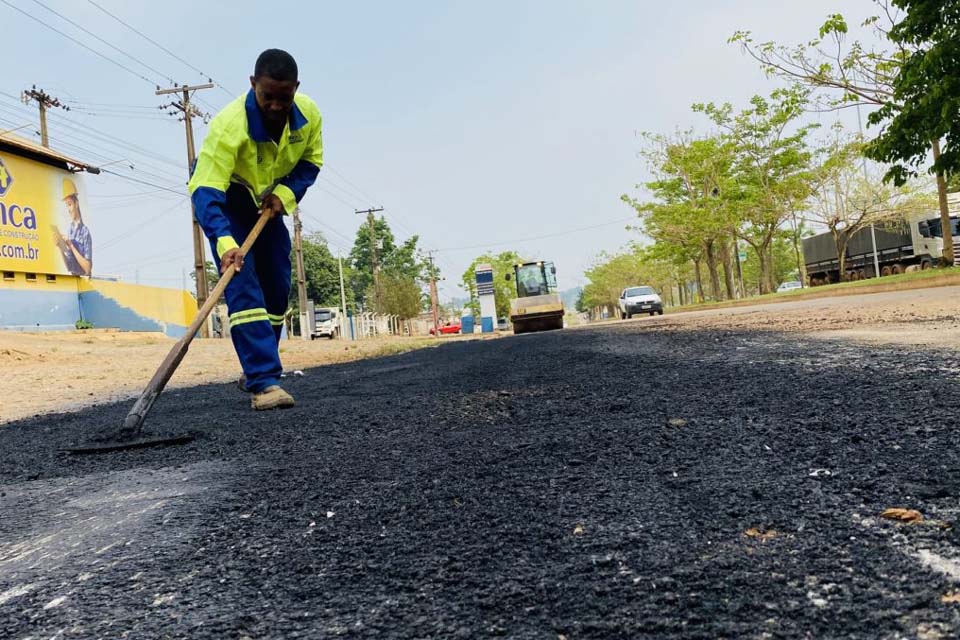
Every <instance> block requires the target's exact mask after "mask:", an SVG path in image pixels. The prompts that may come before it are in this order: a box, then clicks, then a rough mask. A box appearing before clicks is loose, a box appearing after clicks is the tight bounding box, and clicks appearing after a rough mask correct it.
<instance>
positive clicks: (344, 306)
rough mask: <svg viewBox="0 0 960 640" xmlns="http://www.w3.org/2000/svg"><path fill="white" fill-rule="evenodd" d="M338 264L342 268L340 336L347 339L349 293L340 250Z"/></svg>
mask: <svg viewBox="0 0 960 640" xmlns="http://www.w3.org/2000/svg"><path fill="white" fill-rule="evenodd" d="M337 266H338V267H339V269H340V337H341V338H343V339H346V330H347V293H346V289H344V286H343V256H341V255H340V252H339V251H338V252H337ZM351 337H352V336H351Z"/></svg>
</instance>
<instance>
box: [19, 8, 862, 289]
mask: <svg viewBox="0 0 960 640" xmlns="http://www.w3.org/2000/svg"><path fill="white" fill-rule="evenodd" d="M97 5H99V8H98V6H97ZM275 6H276V3H264V2H250V1H239V2H236V1H235V2H230V3H227V2H197V1H196V0H194V1H192V2H187V1H184V0H166V1H165V2H162V3H158V2H152V1H151V2H145V1H143V0H124V1H122V2H121V1H120V0H94V1H91V0H0V25H2V30H3V33H4V41H5V47H6V51H7V56H6V64H5V65H4V72H3V74H2V75H0V130H4V129H9V128H14V127H21V126H23V125H26V124H32V126H29V127H24V128H22V129H20V130H19V131H18V132H17V133H18V134H19V135H24V136H27V137H34V138H37V136H36V135H35V134H34V131H35V130H36V128H37V125H36V122H37V119H38V116H37V110H36V107H35V106H25V105H23V104H22V103H21V102H20V101H19V96H20V94H21V92H22V91H23V90H24V89H27V88H29V87H31V86H33V85H36V86H37V87H38V88H42V89H44V90H46V91H47V92H48V93H50V94H51V95H53V96H56V97H58V98H59V99H60V100H61V101H64V102H65V104H67V105H69V106H71V110H70V111H69V112H66V111H63V110H56V111H55V112H54V113H53V114H51V117H50V120H49V130H50V137H51V146H53V147H55V148H58V149H60V150H62V151H64V152H66V153H69V154H71V155H73V156H75V157H77V158H79V159H81V160H86V161H89V162H90V163H91V164H94V165H99V166H104V167H105V168H106V169H109V170H111V171H112V172H113V173H109V174H108V173H103V174H101V175H100V176H91V177H88V178H87V185H88V186H87V188H88V190H89V197H88V204H87V207H88V211H85V212H84V216H85V218H86V219H87V222H88V226H89V227H90V229H91V233H92V235H93V238H94V274H95V275H97V274H101V275H109V276H118V277H121V278H122V279H124V280H127V281H138V282H141V283H143V284H151V285H157V286H166V287H181V286H183V284H184V281H185V278H186V275H185V274H187V273H189V272H190V270H191V269H192V240H191V238H192V236H191V231H190V207H189V202H188V200H187V199H186V197H185V195H184V194H185V193H186V188H185V182H186V145H185V134H184V128H183V124H182V123H181V122H179V121H177V119H176V118H175V117H172V116H167V115H165V114H164V113H163V112H162V111H161V110H159V109H157V107H158V106H160V105H162V104H164V103H165V102H167V101H169V98H162V97H157V96H155V95H154V90H155V87H156V86H157V85H163V86H170V85H172V84H173V83H181V84H183V83H187V84H198V83H203V82H205V81H206V80H207V79H208V78H212V79H213V80H214V81H215V82H216V83H217V85H218V86H217V87H216V88H214V89H210V90H205V91H199V92H197V94H196V98H197V100H198V102H197V104H198V106H199V107H200V108H201V109H203V110H205V111H207V112H209V113H211V114H214V113H216V112H217V111H218V110H219V109H221V108H222V107H223V106H225V105H226V104H227V103H228V102H229V101H230V100H232V99H233V98H235V97H236V96H239V95H242V94H243V93H245V91H246V89H247V88H248V87H249V81H248V77H249V75H250V73H251V72H252V68H253V63H254V61H255V59H256V57H257V55H258V54H259V53H260V51H262V50H263V49H266V48H270V47H278V48H282V49H286V50H287V51H289V52H290V53H292V54H293V55H294V57H295V58H296V59H297V61H298V64H299V68H300V78H301V82H302V84H301V89H300V90H301V91H302V92H304V93H306V94H307V95H309V96H311V97H312V98H313V99H314V100H315V101H316V102H317V103H318V105H319V107H320V109H321V111H322V113H323V136H324V156H325V167H324V169H323V170H322V171H321V176H320V179H319V180H318V181H317V184H316V185H315V186H314V187H313V188H312V189H311V190H310V192H309V193H308V194H307V196H306V197H305V198H304V201H303V202H302V203H301V205H302V210H303V212H304V227H305V229H306V230H307V231H308V232H313V231H319V232H322V233H323V234H324V236H325V237H326V238H327V240H328V241H329V243H330V245H331V249H332V250H333V251H334V252H337V251H341V252H342V253H344V254H346V253H348V252H349V249H350V247H351V246H352V244H353V241H354V238H355V236H356V232H357V228H358V227H359V225H360V224H361V223H362V216H359V215H356V214H355V213H354V210H355V209H366V208H368V207H370V206H376V207H379V206H382V207H384V208H385V211H384V214H385V215H386V219H387V221H388V222H389V223H390V225H391V227H392V228H393V230H394V233H395V234H396V235H397V236H398V238H400V239H405V238H407V237H409V236H410V235H413V234H417V235H419V237H420V246H421V248H423V249H425V250H433V251H436V254H435V255H436V259H437V263H438V265H439V266H440V268H441V270H442V273H443V275H444V277H445V280H444V281H442V282H441V283H440V292H441V298H442V299H444V300H449V299H450V298H453V297H462V296H463V295H464V291H463V290H462V289H461V288H460V286H459V285H460V281H461V276H462V274H463V272H464V270H465V269H466V268H467V267H468V265H469V264H470V263H471V261H472V260H473V259H474V258H475V257H476V256H478V255H480V254H482V253H484V252H485V251H494V252H500V251H504V250H511V249H512V250H516V251H518V252H520V253H521V254H522V255H524V256H525V257H529V258H536V259H544V260H552V261H554V262H555V263H556V265H557V270H558V278H559V283H560V285H561V287H562V288H569V287H573V286H579V285H583V284H585V283H586V281H585V279H584V277H583V272H584V270H585V269H587V268H589V266H590V265H591V264H593V263H594V262H595V260H596V258H597V256H598V255H600V254H601V253H603V252H615V251H617V250H618V249H619V248H621V247H623V246H624V245H626V244H627V243H628V242H631V241H635V240H640V239H641V236H640V235H639V234H638V233H637V232H636V231H633V230H630V229H628V228H627V227H628V225H630V224H632V222H633V221H634V220H635V216H634V213H633V211H632V209H630V208H629V207H628V206H627V205H625V204H624V203H623V202H621V201H620V196H621V194H625V193H627V194H631V195H638V194H639V192H638V191H637V190H636V188H635V186H636V185H637V184H638V183H640V182H643V181H644V179H645V177H646V175H647V174H646V168H645V166H644V162H643V160H642V159H641V158H639V157H638V155H637V152H638V151H639V149H640V147H641V141H640V139H639V137H638V134H639V133H640V132H644V131H649V132H657V133H669V132H672V131H674V130H676V129H688V128H693V129H695V130H696V131H698V132H701V133H708V132H709V131H710V130H711V128H710V125H709V123H708V122H707V120H706V118H705V117H704V116H702V115H700V114H695V113H693V112H692V111H691V110H690V105H691V104H692V103H694V102H709V101H713V102H718V103H722V102H731V103H732V104H733V105H734V106H744V105H745V104H746V102H747V100H749V98H750V96H752V95H754V94H758V93H761V94H767V93H769V92H770V91H771V90H773V89H774V88H775V87H776V86H777V85H776V82H775V81H773V80H770V79H768V78H766V77H765V76H764V74H763V73H762V72H761V71H760V69H759V67H758V66H757V64H756V63H755V62H753V61H752V60H751V59H749V58H748V57H746V56H745V55H743V54H742V53H741V51H740V50H739V48H738V47H737V46H736V45H732V44H728V43H727V39H728V38H729V37H730V36H731V35H732V34H733V33H734V32H735V31H737V30H738V29H748V30H751V31H753V32H754V33H755V35H756V37H757V38H758V39H759V40H775V41H777V42H782V43H790V44H793V43H799V42H805V41H807V40H809V39H811V38H813V37H815V36H816V33H817V29H818V28H819V26H820V25H821V24H822V23H823V21H824V19H825V18H826V17H827V16H828V15H829V14H832V13H843V14H844V15H845V16H846V17H847V18H848V20H849V22H850V23H851V25H854V26H855V25H857V24H859V23H860V22H861V21H862V20H863V19H864V18H865V17H867V16H868V15H870V14H871V9H872V7H873V5H872V3H871V2H870V1H869V0H806V1H805V2H802V3H801V2H796V3H795V2H790V3H774V2H769V1H768V0H739V1H735V0H726V1H724V0H684V1H683V2H668V3H664V2H662V1H657V2H653V1H647V0H633V1H627V0H592V1H590V0H488V1H486V2H483V3H480V2H466V1H461V0H446V1H440V0H433V1H426V0H414V1H411V2H405V3H398V2H391V1H387V0H381V1H376V2H374V1H366V2H361V1H358V2H350V3H346V2H330V1H326V0H324V1H316V2H310V3H307V2H297V3H290V6H291V7H295V9H294V10H292V11H290V12H287V13H282V12H279V11H277V10H276V9H275ZM101 8H102V9H101ZM18 9H19V10H18ZM50 10H52V11H53V12H56V13H59V14H60V16H58V15H56V14H55V13H53V12H51V11H50ZM104 10H105V11H104ZM108 12H109V14H112V16H115V17H112V16H111V15H109V14H108ZM116 18H119V20H122V21H123V22H125V23H127V25H129V26H130V27H133V28H134V29H136V30H137V31H139V32H140V33H139V34H138V33H136V32H134V31H133V30H131V29H130V28H128V27H127V26H125V25H124V24H121V22H119V21H118V20H117V19H116ZM51 27H52V28H53V29H56V30H58V31H60V33H57V32H55V31H53V30H52V29H51ZM854 35H860V34H859V33H857V32H856V30H855V33H854ZM71 38H73V39H74V40H75V41H74V40H71ZM77 41H79V43H82V44H79V43H78V42H77ZM83 45H86V47H89V49H87V48H84V46H83ZM90 49H93V50H95V51H97V52H99V55H98V53H94V52H93V51H91V50H90ZM165 50H166V51H165ZM171 54H173V55H171ZM121 65H122V66H121ZM124 67H125V68H124ZM201 72H202V73H201ZM810 117H811V118H812V119H815V120H818V121H820V122H823V123H824V124H830V122H832V121H833V119H835V118H836V117H837V116H835V115H832V114H831V115H811V116H810ZM841 117H844V118H847V119H848V120H849V118H850V117H851V115H850V114H847V115H845V116H841ZM848 124H850V123H849V122H848ZM852 125H853V126H854V127H855V126H856V119H855V117H854V118H853V122H852ZM195 126H196V133H197V138H198V144H199V143H200V142H201V141H202V139H203V136H204V134H205V132H206V127H205V126H204V124H203V123H202V122H199V121H197V122H196V125H195ZM115 174H122V176H124V177H121V176H119V175H115ZM186 286H187V287H188V288H191V287H192V284H191V283H190V281H189V280H186Z"/></svg>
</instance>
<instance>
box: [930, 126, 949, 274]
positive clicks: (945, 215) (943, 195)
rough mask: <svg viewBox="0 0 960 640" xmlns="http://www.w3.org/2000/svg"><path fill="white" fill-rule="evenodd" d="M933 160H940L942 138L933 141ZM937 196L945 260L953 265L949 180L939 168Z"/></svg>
mask: <svg viewBox="0 0 960 640" xmlns="http://www.w3.org/2000/svg"><path fill="white" fill-rule="evenodd" d="M931 147H932V148H933V161H934V162H939V161H940V139H939V138H938V139H936V140H934V141H933V142H932V143H931ZM937 196H938V198H939V200H940V226H941V227H942V228H943V261H944V262H946V263H947V264H948V265H949V266H953V225H951V224H950V207H949V206H948V205H947V181H946V179H945V178H944V176H943V171H941V170H939V169H938V170H937Z"/></svg>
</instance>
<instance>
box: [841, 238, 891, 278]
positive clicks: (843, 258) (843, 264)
mask: <svg viewBox="0 0 960 640" xmlns="http://www.w3.org/2000/svg"><path fill="white" fill-rule="evenodd" d="M830 231H831V232H832V233H833V244H835V245H836V247H837V265H838V266H837V277H839V278H840V282H843V281H844V280H846V279H847V240H848V238H847V237H846V234H845V233H844V232H843V231H838V230H836V229H830ZM877 275H878V276H879V275H880V274H879V273H878V274H877Z"/></svg>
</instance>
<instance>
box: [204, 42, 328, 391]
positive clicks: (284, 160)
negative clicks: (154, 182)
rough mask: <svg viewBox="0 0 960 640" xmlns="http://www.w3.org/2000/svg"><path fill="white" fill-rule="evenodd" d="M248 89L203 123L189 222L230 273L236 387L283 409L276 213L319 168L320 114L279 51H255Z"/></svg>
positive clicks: (285, 277) (286, 252) (283, 261)
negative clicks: (247, 244)
mask: <svg viewBox="0 0 960 640" xmlns="http://www.w3.org/2000/svg"><path fill="white" fill-rule="evenodd" d="M250 86H251V88H250V91H249V92H248V93H247V94H246V95H245V96H243V97H241V98H238V99H237V100H234V101H233V102H232V103H230V104H229V105H227V106H226V107H225V108H224V109H223V110H222V111H221V112H220V113H219V114H217V116H216V117H215V118H214V119H213V121H212V122H211V123H210V128H209V131H208V133H207V137H206V140H204V143H203V147H202V148H201V149H200V155H199V157H198V158H197V165H196V169H195V171H194V173H193V176H192V178H191V179H190V196H191V198H192V199H193V204H194V209H195V211H196V216H197V221H198V222H199V223H200V226H201V227H203V231H204V233H205V234H206V236H207V237H208V238H209V239H210V245H211V247H213V251H214V255H215V257H216V260H217V263H218V265H219V267H220V272H221V273H223V272H224V271H225V270H226V269H227V267H229V266H230V265H231V264H233V265H236V268H237V273H236V275H235V276H234V277H233V279H232V280H231V281H230V284H229V285H228V286H227V289H226V298H227V309H228V311H229V322H230V338H231V339H232V340H233V346H234V348H235V349H236V352H237V356H238V357H239V358H240V364H241V366H242V367H243V373H244V380H243V386H244V388H245V390H247V391H249V392H251V393H252V394H253V396H252V398H251V406H252V407H253V408H254V409H256V410H263V409H275V408H283V407H292V406H293V404H294V400H293V397H291V396H290V394H289V393H287V392H286V391H284V390H283V389H281V388H280V386H279V382H280V375H281V373H282V372H283V367H282V366H281V364H280V353H279V343H280V332H281V330H282V329H283V319H284V313H285V312H286V310H287V303H288V298H289V295H290V233H289V231H288V230H287V227H286V225H285V224H284V221H283V218H282V215H283V214H290V213H293V210H294V209H295V208H296V206H297V203H298V202H300V200H301V199H302V198H303V196H304V194H305V193H306V191H307V188H309V187H310V186H311V185H312V184H313V183H314V181H315V180H316V178H317V174H318V173H319V171H320V166H321V165H322V164H323V146H322V143H321V139H320V110H319V109H318V108H317V105H316V103H314V101H313V100H311V99H310V98H308V97H307V96H305V95H303V94H299V93H297V88H298V87H299V86H300V82H299V79H298V71H297V63H296V61H294V59H293V57H292V56H291V55H290V54H289V53H287V52H285V51H281V50H279V49H268V50H266V51H264V52H263V53H261V54H260V57H259V58H257V62H256V65H255V68H254V73H253V76H251V77H250ZM261 207H262V208H265V209H267V210H268V211H269V212H270V214H271V215H272V216H273V218H272V219H271V220H270V221H269V222H268V223H267V225H266V227H264V229H263V232H261V234H260V236H259V237H258V238H257V241H256V242H255V243H254V244H253V248H252V249H251V250H250V252H249V253H248V254H247V255H246V257H243V256H241V255H240V251H239V248H238V245H239V244H241V243H243V241H244V239H245V238H246V237H247V234H248V233H249V232H250V231H251V229H253V226H254V224H255V223H256V222H257V213H258V210H259V209H260V208H261Z"/></svg>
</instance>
